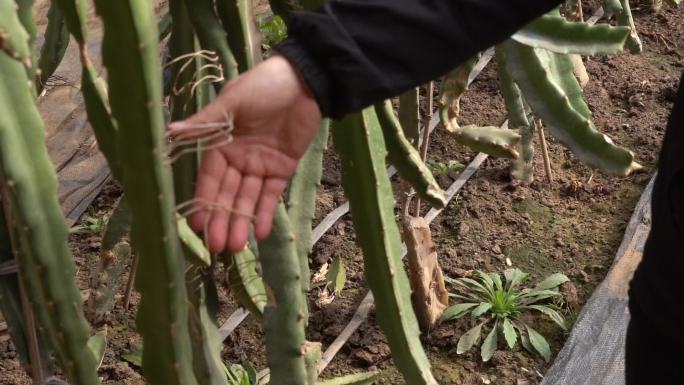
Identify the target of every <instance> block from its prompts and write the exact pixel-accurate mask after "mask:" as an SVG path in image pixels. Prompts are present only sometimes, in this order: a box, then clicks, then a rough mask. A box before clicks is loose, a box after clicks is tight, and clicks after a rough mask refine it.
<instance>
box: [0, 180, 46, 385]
mask: <svg viewBox="0 0 684 385" xmlns="http://www.w3.org/2000/svg"><path fill="white" fill-rule="evenodd" d="M5 194H6V192H5V190H4V189H2V188H0V208H2V209H3V211H4V213H5V215H4V216H5V218H0V220H5V221H6V222H7V229H8V230H10V229H12V221H11V218H12V207H11V206H10V204H9V199H7V197H6V195H5ZM9 238H10V246H11V248H12V250H18V245H17V242H16V239H15V237H14V236H13V232H12V231H11V230H10V231H9ZM17 258H18V254H17V253H15V254H14V261H15V264H16V265H17V266H18V265H19V261H17ZM17 278H18V279H17V281H18V282H19V297H20V299H21V312H22V316H23V318H24V325H23V326H24V333H25V335H26V347H27V348H28V355H29V357H28V358H29V371H30V373H31V379H33V382H34V383H35V384H41V383H43V381H44V380H45V372H44V371H43V368H44V367H43V360H42V359H41V356H40V347H39V345H38V334H37V333H36V320H35V316H34V314H33V309H32V308H31V302H30V301H29V300H28V296H27V295H26V289H25V287H24V282H23V280H22V279H21V277H17Z"/></svg>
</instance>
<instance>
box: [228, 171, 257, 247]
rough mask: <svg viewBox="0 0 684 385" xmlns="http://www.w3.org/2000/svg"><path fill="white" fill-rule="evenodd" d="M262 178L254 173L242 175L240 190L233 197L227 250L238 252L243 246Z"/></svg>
mask: <svg viewBox="0 0 684 385" xmlns="http://www.w3.org/2000/svg"><path fill="white" fill-rule="evenodd" d="M262 184H263V178H262V177H260V176H254V175H243V177H242V181H241V183H240V190H239V192H238V195H237V197H236V198H235V204H234V206H233V210H234V212H233V215H232V216H231V221H230V233H229V235H228V245H227V246H228V250H230V251H232V252H238V251H240V250H242V249H243V248H244V247H245V244H246V243H247V236H248V232H249V225H250V224H251V222H252V219H251V218H252V217H251V215H252V213H254V208H255V207H256V204H257V200H258V199H259V193H260V192H261V186H262Z"/></svg>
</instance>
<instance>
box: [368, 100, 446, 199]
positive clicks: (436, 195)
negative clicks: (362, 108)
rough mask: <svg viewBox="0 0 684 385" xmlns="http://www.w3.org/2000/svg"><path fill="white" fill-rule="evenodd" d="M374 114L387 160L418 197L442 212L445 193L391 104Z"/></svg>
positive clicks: (383, 104)
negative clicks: (406, 133)
mask: <svg viewBox="0 0 684 385" xmlns="http://www.w3.org/2000/svg"><path fill="white" fill-rule="evenodd" d="M375 113H376V114H377V116H378V121H379V123H380V126H381V127H382V134H383V136H384V138H385V145H386V147H387V158H388V160H389V162H390V163H391V164H392V165H394V167H396V168H397V171H398V172H399V175H400V176H401V178H402V179H404V180H405V181H407V182H408V183H409V184H410V185H411V186H413V188H414V189H415V190H416V193H417V194H418V195H419V196H420V197H421V198H422V199H425V201H426V202H428V203H430V205H432V207H435V208H442V207H444V205H445V203H446V199H445V198H444V191H443V190H442V188H441V187H439V184H438V183H437V181H436V180H435V178H434V176H432V172H430V169H429V168H428V167H427V166H426V165H425V163H423V160H422V159H421V157H420V153H418V150H416V148H415V147H413V146H412V145H411V143H409V141H408V139H406V137H405V136H404V131H403V130H402V128H401V125H400V124H399V120H397V117H396V116H395V115H394V110H393V108H392V103H391V102H390V101H389V100H386V101H385V102H384V103H381V104H378V105H376V106H375Z"/></svg>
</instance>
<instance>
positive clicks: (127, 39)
mask: <svg viewBox="0 0 684 385" xmlns="http://www.w3.org/2000/svg"><path fill="white" fill-rule="evenodd" d="M95 5H96V10H97V12H98V14H99V15H100V16H101V18H102V21H103V25H104V38H103V42H102V51H103V62H104V65H105V67H106V68H107V72H108V77H109V86H110V100H111V108H112V115H113V116H114V117H115V119H116V121H117V122H118V123H119V125H118V127H119V130H118V132H117V144H118V145H117V150H118V154H117V155H119V159H121V164H122V166H123V170H124V172H123V180H122V184H123V187H124V193H125V194H126V197H127V199H128V202H129V204H130V207H131V213H132V222H131V241H132V245H133V247H134V249H135V250H136V252H137V253H138V255H139V269H138V274H137V277H136V288H137V289H138V291H139V292H140V293H141V294H142V299H141V302H140V305H139V309H138V316H137V325H138V331H139V332H140V333H141V335H142V336H143V341H144V346H145V348H144V350H143V356H142V365H143V371H144V372H145V376H146V378H147V380H148V381H149V382H150V383H151V384H164V385H173V384H176V385H181V384H182V385H193V384H197V380H196V379H195V376H194V373H193V367H192V361H193V358H192V349H191V345H190V336H189V332H188V325H187V320H188V309H187V305H186V303H187V295H186V290H185V279H184V276H185V274H184V272H185V262H184V259H183V254H182V252H181V245H180V241H179V237H178V233H177V230H176V216H175V215H176V214H175V207H174V193H173V182H172V178H171V170H170V169H169V167H168V166H166V165H165V161H164V152H165V151H164V143H165V140H164V130H165V128H164V118H163V115H162V111H161V99H162V86H161V74H160V73H159V68H161V64H160V62H159V54H158V52H159V51H158V44H157V38H158V31H157V26H156V21H155V17H154V13H153V9H152V4H151V3H149V2H147V1H142V0H121V1H109V0H97V1H96V2H95Z"/></svg>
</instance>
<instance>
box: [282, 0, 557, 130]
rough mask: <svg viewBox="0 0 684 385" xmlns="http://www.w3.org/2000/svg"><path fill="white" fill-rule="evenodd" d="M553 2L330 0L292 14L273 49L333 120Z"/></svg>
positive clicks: (502, 34)
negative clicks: (295, 70) (283, 38)
mask: <svg viewBox="0 0 684 385" xmlns="http://www.w3.org/2000/svg"><path fill="white" fill-rule="evenodd" d="M559 2H560V1H559V0H334V1H330V2H328V3H326V4H325V5H324V6H323V7H322V8H320V9H318V10H317V11H314V12H301V13H297V14H296V15H294V16H293V18H292V20H291V22H290V25H289V34H290V38H288V39H287V40H286V41H285V42H284V43H283V44H281V45H280V46H278V47H277V50H278V51H279V52H280V53H281V54H283V55H284V56H285V57H287V58H288V59H289V60H290V61H291V62H292V63H293V64H294V65H295V66H296V67H298V69H299V71H300V73H301V75H302V77H303V78H304V80H305V81H306V83H307V85H308V87H309V89H310V90H311V91H312V92H313V94H314V95H315V97H316V99H317V101H318V103H319V106H320V108H321V111H322V112H323V114H324V115H326V116H330V117H334V118H338V117H341V116H343V115H345V114H347V113H349V112H354V111H358V110H360V109H362V108H364V107H366V106H368V105H370V104H372V103H374V102H377V101H380V100H383V99H385V98H388V97H391V96H394V95H397V94H399V93H401V92H403V91H405V90H407V89H409V88H411V87H414V86H416V85H418V84H422V83H424V82H426V81H428V80H431V79H434V78H436V77H438V76H440V75H443V74H445V73H446V72H448V71H449V70H451V69H453V68H454V67H456V66H457V65H459V64H460V63H462V62H463V61H465V60H467V59H468V58H470V57H471V56H472V55H474V54H476V53H477V52H479V51H481V50H483V49H485V48H487V47H490V46H492V45H494V44H496V43H498V42H500V41H502V40H504V39H506V38H507V37H508V36H510V35H511V34H513V33H514V32H515V31H517V30H518V29H520V28H521V27H523V26H524V25H525V24H527V23H528V22H529V21H531V20H533V19H534V18H535V17H537V16H539V15H541V14H543V13H545V12H547V11H549V10H550V9H551V8H553V7H554V6H556V5H557V4H558V3H559Z"/></svg>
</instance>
